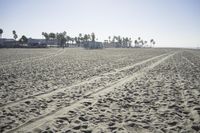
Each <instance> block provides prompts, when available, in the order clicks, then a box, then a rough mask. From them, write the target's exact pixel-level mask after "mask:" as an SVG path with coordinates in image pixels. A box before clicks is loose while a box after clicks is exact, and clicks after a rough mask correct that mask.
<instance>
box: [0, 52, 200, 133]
mask: <svg viewBox="0 0 200 133" xmlns="http://www.w3.org/2000/svg"><path fill="white" fill-rule="evenodd" d="M70 52H71V53H70ZM47 53H48V54H49V55H50V56H47V54H45V56H44V55H41V58H40V59H39V58H38V57H37V58H32V57H30V62H27V59H26V60H24V61H26V62H27V63H23V61H22V63H18V62H15V63H13V65H9V66H7V67H8V69H7V70H6V71H5V69H3V68H5V67H2V68H1V67H0V69H1V73H2V74H6V72H8V74H7V75H3V76H1V83H3V84H2V85H1V92H2V95H1V101H0V102H1V106H0V108H1V111H0V123H1V124H0V131H1V132H87V133H89V132H94V133H95V132H124V133H126V132H130V133H140V132H144V133H146V132H153V133H154V132H156V133H157V132H158V133H165V132H181V133H187V132H199V131H200V126H199V125H200V82H199V81H200V69H199V68H200V67H199V66H200V56H199V55H200V54H199V52H198V51H192V50H178V49H139V50H134V49H133V50H130V49H128V50H127V49H118V50H116V49H108V50H101V51H98V50H97V51H88V50H82V49H70V50H67V49H66V50H63V51H58V52H57V53H53V54H51V52H47ZM53 55H54V56H53ZM91 55H93V56H91ZM133 55H135V56H133ZM17 57H18V56H17ZM47 57H48V58H47ZM137 57H138V58H137ZM13 58H14V57H13ZM31 60H32V61H31ZM31 62H33V64H32V70H30V69H28V65H30V64H31ZM7 64H9V63H6V64H5V66H6V65H7ZM22 64H24V66H22ZM26 65H27V66H26ZM48 66H49V67H48ZM50 66H51V67H50ZM17 67H20V68H21V69H17ZM61 68H63V69H61ZM24 70H27V71H29V72H27V71H24ZM17 74H21V75H20V76H17ZM11 75H12V76H14V77H15V78H13V79H12V77H10V76H11ZM40 75H45V76H43V77H41V76H40ZM28 76H32V78H33V77H35V78H33V79H34V80H33V79H31V78H30V79H29V80H27V79H26V78H27V77H28ZM8 77H9V78H8ZM39 77H40V78H39ZM44 77H45V78H44ZM4 78H5V79H4ZM6 78H7V79H6ZM14 79H15V80H17V81H16V82H11V81H13V80H14ZM28 81H29V82H28ZM6 85H7V86H6ZM18 85H20V86H18ZM15 86H18V88H15ZM33 86H35V87H33Z"/></svg>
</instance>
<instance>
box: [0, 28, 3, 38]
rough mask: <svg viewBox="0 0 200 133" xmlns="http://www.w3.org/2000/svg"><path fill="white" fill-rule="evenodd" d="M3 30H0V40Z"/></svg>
mask: <svg viewBox="0 0 200 133" xmlns="http://www.w3.org/2000/svg"><path fill="white" fill-rule="evenodd" d="M2 34H3V30H2V29H0V38H2Z"/></svg>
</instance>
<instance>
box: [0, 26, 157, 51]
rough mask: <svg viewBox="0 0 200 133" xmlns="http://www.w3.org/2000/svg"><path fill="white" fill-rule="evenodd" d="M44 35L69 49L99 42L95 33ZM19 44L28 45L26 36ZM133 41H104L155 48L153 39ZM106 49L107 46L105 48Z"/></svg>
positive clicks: (47, 39)
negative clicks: (71, 35)
mask: <svg viewBox="0 0 200 133" xmlns="http://www.w3.org/2000/svg"><path fill="white" fill-rule="evenodd" d="M12 33H13V38H14V39H15V40H16V39H17V38H18V35H17V33H16V31H15V30H13V31H12ZM2 34H3V30H2V29H0V38H1V37H2ZM42 35H43V36H44V38H45V39H46V41H47V44H48V41H51V40H53V41H57V44H58V45H59V46H62V47H68V46H69V45H70V44H71V45H74V46H75V47H82V46H83V47H84V46H87V44H88V42H90V41H91V42H95V41H96V40H97V38H96V36H95V33H91V34H82V33H79V35H78V36H76V37H70V36H68V35H67V32H66V31H64V32H61V33H53V32H50V33H47V32H42ZM19 42H21V43H22V44H23V43H27V42H28V39H27V37H26V36H25V35H23V36H22V37H21V38H20V39H19ZM132 42H133V41H132V39H131V38H128V37H121V36H113V37H111V36H109V37H108V40H104V45H107V46H111V47H116V48H129V47H136V48H142V47H153V46H154V45H155V43H156V42H155V40H154V39H151V40H150V41H149V43H148V41H146V40H143V39H142V38H141V37H138V38H137V39H136V40H135V41H134V44H135V45H134V46H132ZM105 47H106V46H105Z"/></svg>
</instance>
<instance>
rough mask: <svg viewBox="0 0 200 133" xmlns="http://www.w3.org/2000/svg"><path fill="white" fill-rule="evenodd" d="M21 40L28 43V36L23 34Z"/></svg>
mask: <svg viewBox="0 0 200 133" xmlns="http://www.w3.org/2000/svg"><path fill="white" fill-rule="evenodd" d="M19 42H20V43H22V44H26V43H27V42H28V38H27V37H26V36H25V35H23V36H22V37H21V38H20V39H19Z"/></svg>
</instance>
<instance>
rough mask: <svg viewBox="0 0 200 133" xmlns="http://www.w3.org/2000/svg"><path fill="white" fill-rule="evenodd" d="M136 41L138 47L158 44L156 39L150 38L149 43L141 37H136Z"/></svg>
mask: <svg viewBox="0 0 200 133" xmlns="http://www.w3.org/2000/svg"><path fill="white" fill-rule="evenodd" d="M134 43H135V47H136V48H142V47H153V46H154V45H155V44H156V42H155V41H154V39H150V41H149V43H148V41H146V40H143V39H141V37H138V39H136V40H135V41H134Z"/></svg>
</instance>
